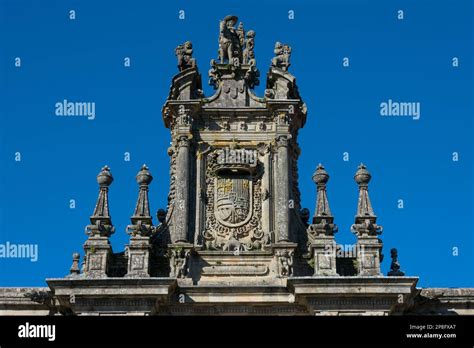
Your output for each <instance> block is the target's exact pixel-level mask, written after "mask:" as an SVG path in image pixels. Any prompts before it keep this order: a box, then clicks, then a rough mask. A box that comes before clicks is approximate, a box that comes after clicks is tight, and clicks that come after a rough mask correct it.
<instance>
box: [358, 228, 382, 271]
mask: <svg viewBox="0 0 474 348" xmlns="http://www.w3.org/2000/svg"><path fill="white" fill-rule="evenodd" d="M381 252H382V242H381V240H380V239H379V238H376V237H371V236H368V237H359V238H358V240H357V268H358V273H359V275H360V276H381V275H382V273H381V272H380V261H381Z"/></svg>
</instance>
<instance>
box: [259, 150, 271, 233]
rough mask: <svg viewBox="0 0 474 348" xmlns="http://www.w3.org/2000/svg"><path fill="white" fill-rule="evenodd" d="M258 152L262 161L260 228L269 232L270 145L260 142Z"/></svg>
mask: <svg viewBox="0 0 474 348" xmlns="http://www.w3.org/2000/svg"><path fill="white" fill-rule="evenodd" d="M259 154H260V156H261V157H262V163H263V168H264V169H263V176H262V230H263V231H264V232H265V233H266V232H270V231H271V228H272V227H271V225H270V217H271V212H270V201H271V197H270V192H271V187H270V185H271V183H270V181H271V179H272V175H271V173H272V168H271V157H270V145H269V144H261V146H259Z"/></svg>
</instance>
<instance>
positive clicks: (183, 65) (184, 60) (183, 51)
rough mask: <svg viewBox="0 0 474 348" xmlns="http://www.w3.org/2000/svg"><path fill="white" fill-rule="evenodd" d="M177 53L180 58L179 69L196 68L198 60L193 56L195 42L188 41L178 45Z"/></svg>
mask: <svg viewBox="0 0 474 348" xmlns="http://www.w3.org/2000/svg"><path fill="white" fill-rule="evenodd" d="M175 54H176V57H177V58H178V69H179V71H183V70H185V69H189V68H194V67H195V66H196V60H195V59H194V58H193V57H192V55H193V44H192V43H191V41H186V42H185V43H184V44H182V45H179V46H178V47H176V49H175Z"/></svg>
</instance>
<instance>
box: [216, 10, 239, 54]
mask: <svg viewBox="0 0 474 348" xmlns="http://www.w3.org/2000/svg"><path fill="white" fill-rule="evenodd" d="M237 20H238V18H237V17H236V16H226V17H225V18H224V19H223V20H222V21H220V23H219V60H220V62H221V63H225V62H227V63H231V62H232V59H233V58H238V59H239V62H242V45H241V43H240V42H241V37H242V36H243V28H242V34H240V36H239V31H238V30H236V29H235V28H234V25H235V23H237Z"/></svg>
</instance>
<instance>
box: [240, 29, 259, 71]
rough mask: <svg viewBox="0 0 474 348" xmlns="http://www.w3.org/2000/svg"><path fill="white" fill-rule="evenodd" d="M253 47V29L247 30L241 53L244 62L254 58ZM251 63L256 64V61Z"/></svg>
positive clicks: (247, 62)
mask: <svg viewBox="0 0 474 348" xmlns="http://www.w3.org/2000/svg"><path fill="white" fill-rule="evenodd" d="M254 48H255V32H254V31H253V30H249V31H248V32H247V37H246V39H245V49H244V53H243V63H244V64H251V63H250V60H251V59H253V60H255V54H254V52H253V50H254ZM253 65H257V64H256V62H254V64H253Z"/></svg>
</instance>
